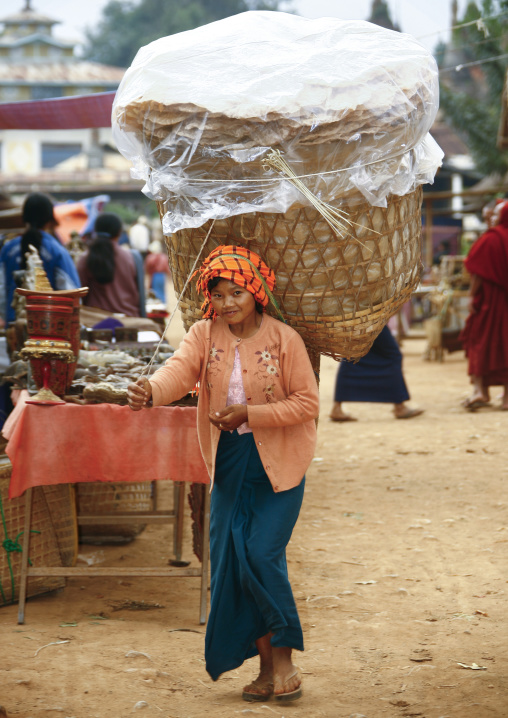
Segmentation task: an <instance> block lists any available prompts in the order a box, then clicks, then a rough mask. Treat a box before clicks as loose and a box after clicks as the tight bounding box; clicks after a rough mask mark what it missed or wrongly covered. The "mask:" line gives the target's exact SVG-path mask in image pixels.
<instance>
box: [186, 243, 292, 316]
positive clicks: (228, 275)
mask: <svg viewBox="0 0 508 718" xmlns="http://www.w3.org/2000/svg"><path fill="white" fill-rule="evenodd" d="M195 274H199V276H198V279H197V281H196V289H197V290H198V292H203V294H204V295H205V301H204V302H203V304H202V305H201V309H202V310H203V312H204V314H203V317H204V318H205V319H209V318H212V319H215V318H216V317H215V312H214V310H213V307H212V303H211V296H210V292H209V291H208V282H209V281H210V280H211V279H214V278H215V277H220V278H221V279H227V280H229V281H230V282H234V283H235V284H238V286H240V287H244V289H247V290H248V291H249V292H250V293H251V294H252V295H254V299H255V300H256V301H257V302H259V303H260V304H261V305H262V306H263V307H266V305H267V304H268V302H269V301H271V302H272V303H273V304H274V306H275V308H276V309H277V311H278V313H279V314H280V310H279V308H278V306H277V303H276V302H275V299H274V297H273V295H272V291H273V289H274V287H275V274H274V272H273V270H271V269H270V267H269V266H268V265H267V264H265V262H263V260H262V259H261V257H260V256H259V255H257V254H256V253H255V252H251V250H250V249H245V247H239V246H238V245H236V244H228V245H221V246H220V247H217V248H216V249H214V250H213V252H210V254H209V255H208V257H207V258H206V259H205V261H204V262H203V264H202V265H201V268H200V269H198V270H197V271H196V272H195ZM281 318H282V315H281Z"/></svg>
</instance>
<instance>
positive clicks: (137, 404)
mask: <svg viewBox="0 0 508 718" xmlns="http://www.w3.org/2000/svg"><path fill="white" fill-rule="evenodd" d="M151 398H152V385H151V384H150V382H149V381H148V379H147V378H146V376H140V377H139V379H138V380H137V381H136V382H131V383H130V384H129V386H128V387H127V401H128V402H129V406H130V408H131V409H132V411H139V410H140V409H143V408H144V407H145V406H146V405H147V403H148V402H149V401H150V399H151Z"/></svg>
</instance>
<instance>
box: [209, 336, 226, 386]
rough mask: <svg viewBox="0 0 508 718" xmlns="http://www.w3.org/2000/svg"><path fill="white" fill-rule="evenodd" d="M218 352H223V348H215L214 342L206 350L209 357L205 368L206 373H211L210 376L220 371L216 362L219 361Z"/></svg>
mask: <svg viewBox="0 0 508 718" xmlns="http://www.w3.org/2000/svg"><path fill="white" fill-rule="evenodd" d="M219 354H224V349H217V347H216V346H215V342H214V343H213V344H212V346H211V348H210V350H209V352H208V355H209V357H210V358H209V360H208V362H207V364H206V370H207V372H208V374H211V375H212V376H213V375H215V374H217V373H218V372H219V371H220V370H219V366H218V362H220V356H219ZM210 386H211V384H209V387H210Z"/></svg>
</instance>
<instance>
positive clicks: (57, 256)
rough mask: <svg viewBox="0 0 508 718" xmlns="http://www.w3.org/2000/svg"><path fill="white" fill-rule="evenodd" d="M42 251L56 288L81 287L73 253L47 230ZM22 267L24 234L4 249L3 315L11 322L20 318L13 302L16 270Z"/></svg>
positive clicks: (0, 264)
mask: <svg viewBox="0 0 508 718" xmlns="http://www.w3.org/2000/svg"><path fill="white" fill-rule="evenodd" d="M39 254H40V257H41V259H42V264H43V266H44V270H45V272H46V274H47V275H48V280H49V283H50V284H51V286H52V287H53V289H77V288H78V287H80V286H81V282H80V281H79V276H78V272H77V270H76V267H75V265H74V262H73V261H72V257H71V255H70V254H69V252H68V251H67V250H66V249H65V247H64V246H63V245H61V244H60V242H59V241H58V240H57V239H55V238H54V237H52V236H51V234H48V233H47V232H42V243H41V248H40V251H39ZM19 269H21V236H19V237H16V238H15V239H11V241H10V242H7V243H6V244H4V246H3V247H2V250H1V251H0V315H1V316H4V317H5V319H6V321H7V322H13V321H14V320H15V319H16V314H15V311H14V309H13V307H12V306H11V305H12V300H13V297H14V290H15V289H16V282H15V281H14V272H16V271H17V270H19Z"/></svg>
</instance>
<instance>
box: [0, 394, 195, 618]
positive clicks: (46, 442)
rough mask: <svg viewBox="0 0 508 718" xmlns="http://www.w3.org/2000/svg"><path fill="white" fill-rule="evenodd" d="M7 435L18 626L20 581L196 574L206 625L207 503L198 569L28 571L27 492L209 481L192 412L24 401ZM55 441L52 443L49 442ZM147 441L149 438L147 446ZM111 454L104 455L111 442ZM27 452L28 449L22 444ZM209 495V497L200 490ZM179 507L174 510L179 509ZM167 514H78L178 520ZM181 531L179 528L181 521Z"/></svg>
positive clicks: (94, 519) (87, 519)
mask: <svg viewBox="0 0 508 718" xmlns="http://www.w3.org/2000/svg"><path fill="white" fill-rule="evenodd" d="M5 433H7V437H6V438H8V439H9V442H8V444H7V448H6V453H7V455H8V456H9V458H10V460H11V462H12V474H11V479H10V487H9V496H10V498H13V499H15V498H16V497H20V496H21V495H22V494H23V493H25V511H24V523H23V551H22V554H21V559H20V570H21V571H20V588H19V614H18V622H19V623H23V622H24V605H25V599H26V589H27V580H28V579H30V578H32V577H47V576H57V577H63V576H83V577H84V576H126V575H133V576H162V577H170V576H198V577H200V579H201V592H200V611H199V615H200V621H201V622H202V623H204V622H205V620H206V595H207V580H208V578H207V576H208V562H207V559H208V554H207V548H208V543H207V536H208V533H207V532H208V526H207V524H208V510H209V509H208V503H207V502H206V507H205V512H204V524H205V525H204V531H203V560H202V563H201V567H200V568H187V567H169V568H168V567H160V568H147V567H140V568H132V567H130V568H128V569H125V568H109V567H108V568H104V567H87V568H82V567H75V566H50V565H44V564H42V565H41V563H40V562H38V565H35V566H29V565H28V557H29V556H30V555H31V552H30V538H31V531H32V528H33V529H36V530H37V529H38V526H37V524H36V525H33V524H32V521H31V516H32V502H33V490H34V488H36V487H40V486H59V485H62V484H68V483H69V478H70V477H72V483H74V484H80V483H81V482H83V483H89V482H96V481H97V480H100V481H101V482H108V483H109V482H122V483H124V482H138V483H139V482H144V481H153V480H164V479H166V480H168V479H169V480H173V481H175V480H176V481H185V482H190V483H198V484H206V483H208V474H207V471H206V468H205V465H204V463H203V460H202V458H201V453H200V451H199V444H198V440H197V433H196V409H195V407H159V408H156V409H152V410H150V411H146V412H143V413H136V412H132V411H131V410H130V409H129V408H128V407H121V406H112V405H109V404H99V405H95V406H76V405H72V404H65V405H62V406H54V407H48V406H37V405H35V404H24V406H22V407H21V408H20V409H19V410H18V411H17V414H16V416H15V417H14V420H13V421H11V423H10V424H9V426H8V427H7V430H6V431H5V430H4V435H5ZM55 437H57V441H56V442H55ZM147 437H150V441H147ZM113 438H114V441H115V450H114V451H112V450H111V446H112V440H113ZM27 446H29V447H30V450H29V451H27V450H26V447H27ZM206 496H208V493H206ZM180 508H181V506H180ZM181 518H182V517H181V515H179V513H178V511H177V510H175V508H174V509H173V511H172V512H167V511H159V510H153V511H145V512H142V513H138V514H135V513H133V512H124V513H123V514H122V515H119V514H116V515H102V516H100V517H98V516H97V515H95V516H81V517H78V523H79V524H81V525H86V524H90V523H98V522H99V521H101V522H103V523H114V522H117V523H118V522H120V521H122V522H124V523H125V522H133V521H137V522H142V523H149V522H158V523H160V522H167V521H169V520H173V521H176V522H178V521H181ZM180 529H181V523H180Z"/></svg>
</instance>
